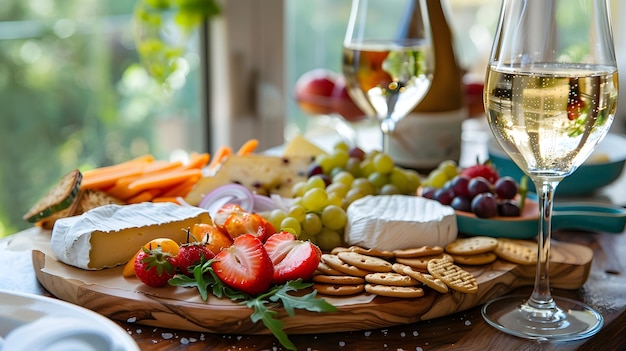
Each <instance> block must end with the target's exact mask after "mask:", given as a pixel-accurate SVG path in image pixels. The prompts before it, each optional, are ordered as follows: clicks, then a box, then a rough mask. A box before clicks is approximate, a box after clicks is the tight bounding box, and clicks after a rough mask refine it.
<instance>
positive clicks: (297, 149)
mask: <svg viewBox="0 0 626 351" xmlns="http://www.w3.org/2000/svg"><path fill="white" fill-rule="evenodd" d="M325 153H326V151H324V150H323V149H322V148H320V147H319V146H317V145H315V144H314V143H312V142H311V141H309V140H308V139H307V138H305V137H304V136H303V135H302V134H297V135H296V136H294V137H293V139H291V140H290V141H289V142H288V143H287V145H285V150H284V151H283V155H284V156H289V157H291V156H317V155H321V154H325Z"/></svg>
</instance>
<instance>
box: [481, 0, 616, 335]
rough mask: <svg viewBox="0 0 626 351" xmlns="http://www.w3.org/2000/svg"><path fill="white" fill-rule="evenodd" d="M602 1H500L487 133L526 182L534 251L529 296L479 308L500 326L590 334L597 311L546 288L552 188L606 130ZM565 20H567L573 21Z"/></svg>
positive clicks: (607, 32)
mask: <svg viewBox="0 0 626 351" xmlns="http://www.w3.org/2000/svg"><path fill="white" fill-rule="evenodd" d="M607 8H608V4H607V0H578V1H571V0H504V1H503V4H502V8H501V15H500V20H499V24H498V28H497V31H496V36H495V40H494V45H493V49H492V52H491V57H490V60H489V67H488V69H487V76H486V82H485V91H484V94H485V99H484V100H485V110H486V111H487V118H488V121H489V126H490V127H491V131H492V132H493V135H494V137H495V139H496V140H497V141H498V143H499V144H500V146H502V148H503V149H504V151H505V152H506V153H507V154H508V155H509V156H510V157H511V159H513V161H514V162H515V163H516V164H517V165H518V166H519V167H520V168H521V169H522V170H523V171H524V172H525V173H526V174H527V175H528V177H529V178H530V179H531V180H532V181H533V182H534V184H535V188H536V190H537V193H538V196H539V218H540V221H539V222H540V224H539V228H538V236H537V241H538V255H537V272H536V276H535V286H534V289H533V292H532V294H531V296H530V297H529V298H528V297H524V296H522V297H518V296H505V297H502V298H499V299H496V300H493V301H491V302H488V303H487V304H485V305H484V306H483V308H482V315H483V317H484V318H485V320H486V321H487V322H488V323H489V324H491V325H492V326H494V327H496V328H498V329H499V330H501V331H504V332H506V333H509V334H512V335H516V336H519V337H525V338H529V339H538V340H543V341H546V340H548V341H549V340H553V341H569V340H577V339H582V338H586V337H589V336H591V335H593V334H595V333H596V332H597V331H598V330H600V328H601V327H602V324H603V318H602V315H601V314H599V313H598V312H596V311H595V310H593V309H592V308H591V307H590V306H587V305H585V304H582V303H580V302H578V301H575V300H571V299H566V298H559V297H553V296H551V293H550V282H549V274H548V266H549V257H550V236H551V217H552V204H553V198H554V193H555V190H556V187H557V185H558V184H559V182H560V181H561V180H563V179H564V178H565V177H567V176H568V175H570V174H571V173H572V172H574V171H575V170H576V168H577V167H578V166H580V165H581V164H582V163H583V162H584V161H585V160H586V159H587V158H588V157H589V155H590V154H591V153H592V151H593V149H594V148H595V146H596V145H597V144H598V143H599V142H600V141H601V140H602V139H603V138H604V136H605V135H606V133H607V132H608V130H609V127H610V126H611V122H612V120H613V117H614V115H615V111H616V105H617V96H618V92H617V90H618V83H617V64H616V60H615V54H614V48H613V37H612V33H611V24H610V18H609V12H608V9H607ZM572 24H573V25H572Z"/></svg>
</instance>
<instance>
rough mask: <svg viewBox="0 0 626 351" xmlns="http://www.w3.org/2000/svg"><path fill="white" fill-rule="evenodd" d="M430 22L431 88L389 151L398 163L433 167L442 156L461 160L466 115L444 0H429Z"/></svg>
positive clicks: (395, 135)
mask: <svg viewBox="0 0 626 351" xmlns="http://www.w3.org/2000/svg"><path fill="white" fill-rule="evenodd" d="M426 3H427V9H428V18H429V21H430V26H431V39H432V40H431V42H432V45H433V60H434V71H433V79H432V83H431V85H430V88H429V90H428V92H427V93H426V95H425V96H424V98H423V99H422V101H421V102H420V103H419V104H418V105H417V106H416V107H415V109H414V110H413V111H412V112H411V113H410V114H409V115H408V116H407V117H405V118H404V119H402V120H401V121H399V122H398V125H397V127H396V129H395V131H394V133H393V134H392V138H391V142H390V151H389V153H390V155H391V156H392V158H393V159H394V160H395V162H396V163H397V164H399V165H402V166H405V167H410V168H414V169H417V170H423V171H426V170H430V169H433V168H435V167H437V165H439V163H440V162H441V161H443V160H454V161H458V160H459V158H460V150H461V126H462V122H463V120H464V119H465V118H466V117H467V110H466V108H465V105H464V88H463V73H462V70H461V68H460V67H459V64H458V62H457V58H456V55H455V50H454V47H453V35H452V30H451V28H450V26H449V25H448V21H447V19H446V15H445V13H444V9H443V6H442V4H441V0H426ZM416 12H417V11H414V12H413V13H412V14H410V16H408V18H407V26H406V28H407V30H414V29H412V28H414V26H412V25H411V22H412V19H415V18H418V17H419V16H421V14H420V13H416Z"/></svg>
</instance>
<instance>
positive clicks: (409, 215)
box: [345, 195, 458, 250]
mask: <svg viewBox="0 0 626 351" xmlns="http://www.w3.org/2000/svg"><path fill="white" fill-rule="evenodd" d="M347 215H348V223H347V225H346V230H345V240H346V242H347V243H348V244H350V245H359V246H363V247H366V248H376V249H379V250H397V249H407V248H413V247H420V246H436V245H439V246H442V247H443V246H445V245H447V244H448V243H450V242H452V241H454V240H455V239H456V237H457V234H458V228H457V223H456V215H455V213H454V209H453V208H452V207H450V206H445V205H442V204H440V203H439V202H437V201H435V200H429V199H426V198H423V197H420V196H408V195H377V196H366V197H364V198H361V199H358V200H356V201H354V202H353V203H352V204H350V206H349V207H348V210H347Z"/></svg>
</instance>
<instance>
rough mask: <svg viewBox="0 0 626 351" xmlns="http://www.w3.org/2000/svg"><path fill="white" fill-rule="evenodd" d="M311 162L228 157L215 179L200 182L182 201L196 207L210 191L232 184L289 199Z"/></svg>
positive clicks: (306, 159) (302, 158) (301, 158)
mask: <svg viewBox="0 0 626 351" xmlns="http://www.w3.org/2000/svg"><path fill="white" fill-rule="evenodd" d="M313 161H314V160H313V157H311V156H293V157H287V156H285V157H278V156H268V155H259V154H250V155H245V156H238V155H231V156H228V158H227V159H226V160H224V162H223V163H222V164H221V165H220V167H219V168H218V169H217V171H216V172H215V174H214V175H211V176H206V177H202V178H200V180H199V181H198V183H196V185H195V187H194V188H193V189H192V190H191V191H190V192H189V193H188V194H187V196H186V197H185V201H186V202H187V203H189V204H191V205H194V206H197V205H198V204H199V203H200V201H201V200H202V198H203V197H204V196H205V195H206V194H208V193H210V192H211V191H212V190H213V189H215V188H217V187H219V186H222V185H226V184H232V183H237V184H241V185H243V186H245V187H246V188H248V189H249V190H250V191H252V192H254V193H257V194H260V195H269V194H279V195H281V196H283V197H292V194H291V190H292V188H293V185H294V184H295V183H297V182H299V181H306V180H307V174H308V171H309V167H310V166H311V163H313Z"/></svg>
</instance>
